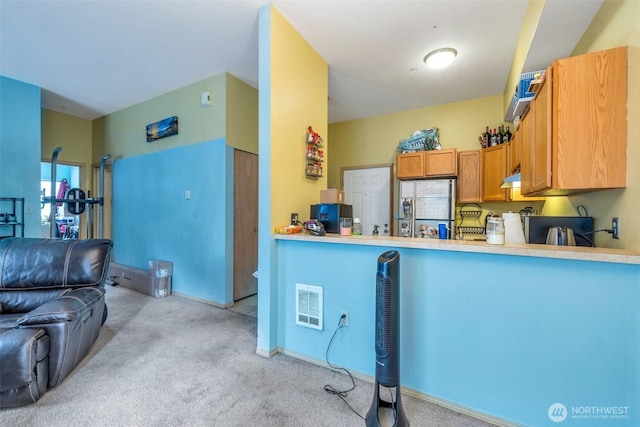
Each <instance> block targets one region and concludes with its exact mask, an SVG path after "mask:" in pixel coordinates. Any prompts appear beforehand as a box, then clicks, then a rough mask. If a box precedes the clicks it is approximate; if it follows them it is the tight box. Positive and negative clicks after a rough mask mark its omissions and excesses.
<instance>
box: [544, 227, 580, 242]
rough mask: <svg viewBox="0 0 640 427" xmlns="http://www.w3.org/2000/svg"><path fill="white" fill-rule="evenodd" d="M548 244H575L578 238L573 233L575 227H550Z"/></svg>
mask: <svg viewBox="0 0 640 427" xmlns="http://www.w3.org/2000/svg"><path fill="white" fill-rule="evenodd" d="M547 245H559V246H575V245H576V238H575V235H574V234H573V228H569V227H549V232H548V233H547Z"/></svg>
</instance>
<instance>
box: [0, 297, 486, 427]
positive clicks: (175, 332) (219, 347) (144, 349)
mask: <svg viewBox="0 0 640 427" xmlns="http://www.w3.org/2000/svg"><path fill="white" fill-rule="evenodd" d="M107 304H108V307H109V317H108V319H107V321H106V323H105V324H104V326H103V327H102V329H101V332H100V337H99V338H98V341H97V342H96V343H95V345H94V346H93V348H92V350H91V352H90V353H89V355H87V357H86V358H85V359H84V360H83V361H82V363H81V364H80V365H78V366H77V367H76V369H75V370H74V371H73V372H72V373H71V375H69V376H68V377H67V378H66V379H65V380H64V381H63V382H62V384H60V385H58V387H56V388H54V389H52V390H49V391H47V393H45V395H44V396H43V397H42V398H41V399H40V400H39V401H38V402H36V403H34V404H32V405H28V406H24V407H21V408H13V409H5V410H1V411H0V425H2V426H42V427H45V426H47V427H49V426H54V427H55V426H65V427H68V426H105V427H106V426H109V427H111V426H141V427H146V426H154V427H156V426H157V427H162V426H225V427H226V426H231V427H233V426H238V427H240V426H242V427H246V426H277V427H287V426H291V427H294V426H295V427H306V426H309V427H318V426H320V427H322V426H327V427H328V426H332V427H335V426H364V421H363V420H362V419H361V418H359V417H358V416H357V415H356V414H354V413H353V412H352V411H351V410H350V409H349V408H348V407H347V406H346V405H345V404H344V403H342V402H341V401H340V400H339V399H338V398H337V397H336V396H332V395H330V394H328V393H326V392H325V391H324V389H323V387H324V385H325V384H331V385H333V386H335V387H336V388H338V389H347V388H349V387H350V385H351V383H350V380H349V378H348V377H347V376H346V375H344V374H343V373H338V372H335V371H332V370H330V369H328V368H326V367H323V366H318V365H315V364H312V363H308V362H306V361H302V360H298V359H295V358H292V357H289V356H286V355H282V354H278V355H276V356H274V357H271V358H264V357H262V356H258V355H257V354H256V352H255V351H256V319H255V318H254V317H251V316H246V315H242V314H238V313H235V312H233V311H231V310H225V309H220V308H217V307H213V306H210V305H207V304H203V303H200V302H196V301H192V300H190V299H187V298H183V297H180V296H175V295H172V296H169V297H166V298H162V299H156V298H152V297H149V296H146V295H143V294H140V293H138V292H135V291H133V290H130V289H126V288H122V287H111V286H107ZM355 382H356V388H355V390H353V391H352V392H350V393H349V394H348V396H347V398H346V399H347V401H348V402H349V403H350V404H351V405H352V406H353V407H354V409H355V410H356V411H358V412H359V413H360V414H361V415H362V416H364V415H365V414H366V412H367V410H368V409H369V406H370V404H371V400H372V397H373V384H371V383H369V382H366V381H362V380H359V379H355ZM402 403H403V408H404V410H405V413H406V415H407V418H408V419H409V421H410V423H411V425H412V426H417V427H421V426H424V427H430V426H455V427H457V426H465V427H486V426H490V424H487V423H485V422H483V421H479V420H476V419H474V418H470V417H468V416H466V415H462V414H459V413H456V412H453V411H451V410H448V409H446V408H443V407H440V406H438V405H434V404H431V403H429V402H425V401H423V400H420V399H416V398H413V397H411V396H405V395H404V394H403V395H402ZM384 412H386V414H384V413H383V414H382V415H383V416H382V418H381V419H382V421H383V422H385V421H386V422H387V424H384V425H392V422H391V421H389V419H388V418H389V416H390V415H391V414H390V411H388V410H385V411H384ZM385 416H387V419H385Z"/></svg>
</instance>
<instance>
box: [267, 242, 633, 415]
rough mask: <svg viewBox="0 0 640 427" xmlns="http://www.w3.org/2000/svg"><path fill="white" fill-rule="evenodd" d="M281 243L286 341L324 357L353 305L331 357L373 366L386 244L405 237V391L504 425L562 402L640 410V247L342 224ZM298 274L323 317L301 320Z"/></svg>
mask: <svg viewBox="0 0 640 427" xmlns="http://www.w3.org/2000/svg"><path fill="white" fill-rule="evenodd" d="M275 245H276V247H277V254H278V255H277V271H278V273H277V278H278V280H277V282H278V283H277V286H278V289H277V291H278V292H277V294H278V297H277V298H278V317H279V318H281V319H284V320H283V321H282V322H279V324H280V325H281V326H280V329H279V330H278V347H279V350H280V351H281V352H283V353H287V354H291V355H294V356H296V357H300V358H303V359H306V360H310V361H313V362H316V363H320V364H323V363H324V357H325V351H326V347H327V345H328V343H329V340H330V338H331V335H332V334H333V331H334V328H335V325H337V324H338V320H339V317H340V313H341V312H342V311H348V312H349V313H350V314H349V315H350V323H349V326H348V327H345V328H341V330H340V332H339V333H338V335H337V339H336V340H335V342H334V344H333V347H332V350H331V359H332V363H335V364H337V365H340V366H345V367H347V368H348V369H350V370H352V371H353V372H354V373H356V374H357V375H359V376H361V377H365V378H369V379H371V378H372V377H373V375H374V372H375V371H374V369H375V349H374V337H375V288H376V285H375V283H376V282H375V281H376V266H377V258H378V256H379V255H380V254H382V253H383V252H385V251H387V250H398V252H399V253H400V346H401V348H400V352H401V360H400V370H401V384H402V385H403V387H404V388H405V389H406V392H407V393H412V394H415V395H419V396H422V397H425V398H427V399H430V400H433V401H436V402H438V403H440V404H444V405H447V406H450V407H452V408H454V409H456V410H458V411H462V412H467V413H470V414H472V415H474V416H478V417H480V418H485V419H487V420H489V421H491V422H494V423H497V424H503V425H504V424H510V423H518V424H524V425H547V424H549V423H550V420H549V417H548V414H547V411H548V409H549V407H550V406H551V405H553V404H555V403H562V404H563V405H564V406H565V407H567V408H569V411H570V410H571V409H570V408H571V407H583V406H594V405H595V406H601V405H608V406H619V407H627V408H628V411H629V412H628V413H627V414H626V416H627V419H626V422H625V420H624V419H622V420H621V419H616V420H609V421H607V420H600V421H603V422H602V423H600V424H598V425H601V426H606V425H615V426H623V425H624V426H626V425H634V424H633V423H634V422H636V421H638V420H640V418H638V417H639V414H638V412H640V398H639V397H638V396H640V370H639V369H638V368H637V361H638V360H640V339H639V333H640V332H639V331H640V254H636V253H632V252H629V251H624V250H616V249H604V248H585V247H571V248H568V247H549V246H546V245H504V246H503V245H489V244H487V243H485V242H474V241H455V240H444V241H441V240H437V239H434V240H429V239H406V238H394V237H377V236H376V237H372V236H350V237H340V236H337V235H336V236H334V235H328V236H324V237H315V236H308V235H277V236H275ZM296 283H303V284H308V285H315V286H321V287H322V288H323V298H324V305H323V313H322V314H323V316H324V328H323V330H321V331H318V330H313V329H309V328H305V327H301V326H298V325H296V323H295V310H296V307H295V286H296ZM408 416H409V418H410V414H408ZM609 423H610V424H609Z"/></svg>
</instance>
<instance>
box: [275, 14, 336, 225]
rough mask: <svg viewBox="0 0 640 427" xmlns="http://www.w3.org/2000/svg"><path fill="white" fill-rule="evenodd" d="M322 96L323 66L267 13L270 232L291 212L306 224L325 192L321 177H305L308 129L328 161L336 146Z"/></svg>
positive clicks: (325, 78) (288, 27)
mask: <svg viewBox="0 0 640 427" xmlns="http://www.w3.org/2000/svg"><path fill="white" fill-rule="evenodd" d="M327 96H328V66H327V63H326V62H325V61H324V59H322V58H321V57H320V55H318V54H317V53H316V51H315V50H313V48H312V47H311V46H310V45H309V44H308V43H307V42H306V41H305V40H304V39H303V38H302V37H301V36H300V35H299V34H298V32H297V31H296V30H295V29H294V28H293V27H292V26H291V25H290V24H289V23H288V22H287V21H286V20H285V19H284V18H283V17H282V15H281V14H280V13H279V12H278V11H277V10H276V9H275V8H271V100H270V102H271V106H270V108H271V180H272V181H271V221H272V224H271V225H272V229H273V228H274V227H276V226H278V225H287V224H289V221H290V213H291V212H298V213H299V216H300V219H301V220H304V219H307V217H308V215H309V205H311V204H314V203H319V201H320V190H321V189H324V188H326V182H327V179H326V176H325V177H322V178H318V179H311V178H306V177H305V165H306V162H305V154H306V146H305V134H306V131H307V127H308V126H312V127H313V129H314V130H315V131H316V132H318V133H319V134H320V135H321V136H322V137H323V138H324V140H325V155H326V157H329V156H330V152H331V147H334V146H335V143H334V142H332V141H330V140H329V139H328V138H327V121H328V112H327V109H328V107H327ZM325 170H326V166H325Z"/></svg>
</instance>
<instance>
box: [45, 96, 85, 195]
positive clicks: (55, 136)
mask: <svg viewBox="0 0 640 427" xmlns="http://www.w3.org/2000/svg"><path fill="white" fill-rule="evenodd" d="M91 140H92V127H91V121H90V120H85V119H80V118H78V117H74V116H70V115H68V114H63V113H59V112H57V111H52V110H47V109H44V108H43V109H42V143H41V157H42V159H43V160H45V161H51V155H52V154H53V150H54V149H55V148H56V147H61V148H62V151H61V152H60V154H58V164H61V163H67V164H68V163H70V164H74V165H77V166H80V167H81V171H82V172H81V174H82V183H81V187H82V188H83V189H90V188H91V164H92V145H91Z"/></svg>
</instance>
